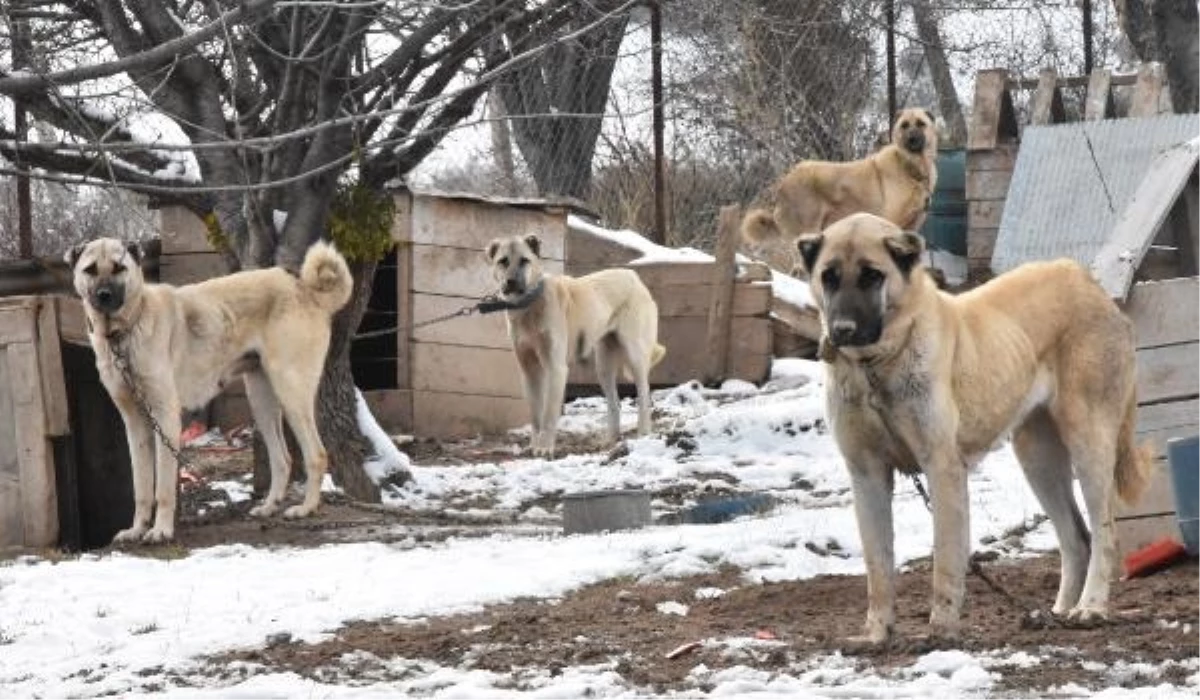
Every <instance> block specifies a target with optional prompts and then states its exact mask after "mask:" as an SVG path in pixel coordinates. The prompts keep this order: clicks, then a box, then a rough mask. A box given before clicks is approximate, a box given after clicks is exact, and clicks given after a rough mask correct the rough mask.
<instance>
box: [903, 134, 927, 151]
mask: <svg viewBox="0 0 1200 700" xmlns="http://www.w3.org/2000/svg"><path fill="white" fill-rule="evenodd" d="M904 148H905V149H907V150H909V151H912V152H913V153H920V152H921V151H923V150H925V134H924V132H920V131H910V132H908V134H906V135H905V137H904Z"/></svg>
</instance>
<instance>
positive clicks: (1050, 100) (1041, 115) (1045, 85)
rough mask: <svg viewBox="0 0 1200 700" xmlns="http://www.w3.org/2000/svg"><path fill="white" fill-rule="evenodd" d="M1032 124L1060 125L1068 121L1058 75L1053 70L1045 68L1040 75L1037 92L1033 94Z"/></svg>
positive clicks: (1030, 119) (1030, 120)
mask: <svg viewBox="0 0 1200 700" xmlns="http://www.w3.org/2000/svg"><path fill="white" fill-rule="evenodd" d="M1030 112H1031V114H1030V117H1029V122H1030V123H1031V124H1058V123H1061V122H1064V121H1066V110H1064V109H1063V101H1062V92H1061V91H1059V89H1058V73H1056V72H1055V71H1054V69H1053V68H1043V69H1042V70H1041V71H1040V72H1039V73H1038V86H1037V90H1036V91H1035V92H1034V93H1033V107H1032V109H1031V110H1030Z"/></svg>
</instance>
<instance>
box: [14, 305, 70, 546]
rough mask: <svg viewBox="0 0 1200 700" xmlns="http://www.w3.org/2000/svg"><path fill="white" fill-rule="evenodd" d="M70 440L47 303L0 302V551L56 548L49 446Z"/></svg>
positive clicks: (54, 321)
mask: <svg viewBox="0 0 1200 700" xmlns="http://www.w3.org/2000/svg"><path fill="white" fill-rule="evenodd" d="M68 433H69V427H68V420H67V401H66V385H65V384H64V382H63V374H62V357H61V355H60V354H59V334H58V318H57V313H56V307H55V302H54V300H53V297H40V296H23V297H9V298H6V299H0V547H49V546H52V545H54V544H56V543H57V541H58V518H57V512H58V511H57V501H58V496H57V491H56V489H55V479H54V448H53V445H52V442H51V441H52V439H53V438H56V437H61V436H64V435H67V434H68Z"/></svg>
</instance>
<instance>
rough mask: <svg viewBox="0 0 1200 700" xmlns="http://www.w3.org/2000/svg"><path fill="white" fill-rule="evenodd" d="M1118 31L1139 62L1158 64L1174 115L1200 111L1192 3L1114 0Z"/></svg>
mask: <svg viewBox="0 0 1200 700" xmlns="http://www.w3.org/2000/svg"><path fill="white" fill-rule="evenodd" d="M1114 4H1115V5H1116V8H1117V19H1118V22H1119V24H1120V25H1121V30H1122V31H1123V32H1124V33H1125V37H1126V38H1127V39H1129V43H1130V44H1131V45H1132V46H1133V50H1134V53H1136V54H1137V57H1138V60H1140V61H1142V62H1149V61H1161V62H1162V63H1163V65H1164V66H1165V67H1166V70H1167V83H1168V86H1169V88H1170V90H1171V105H1172V107H1173V108H1174V110H1175V112H1176V113H1177V114H1183V113H1185V112H1195V111H1198V109H1200V104H1198V95H1200V44H1198V42H1200V39H1198V38H1197V32H1198V31H1200V17H1198V13H1197V8H1196V3H1195V2H1194V1H1193V0H1114Z"/></svg>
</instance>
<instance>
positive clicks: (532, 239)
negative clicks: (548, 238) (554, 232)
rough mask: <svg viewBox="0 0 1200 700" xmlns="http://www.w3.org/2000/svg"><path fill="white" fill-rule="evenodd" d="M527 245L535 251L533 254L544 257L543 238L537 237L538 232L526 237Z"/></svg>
mask: <svg viewBox="0 0 1200 700" xmlns="http://www.w3.org/2000/svg"><path fill="white" fill-rule="evenodd" d="M525 245H527V246H529V249H530V250H532V251H533V254H534V255H536V256H538V257H539V258H540V257H542V239H540V238H538V237H537V234H536V233H531V234H529V235H528V236H526V237H525Z"/></svg>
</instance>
